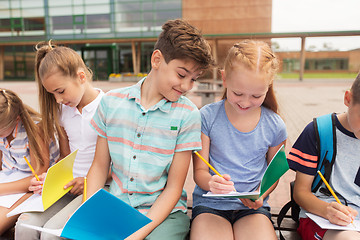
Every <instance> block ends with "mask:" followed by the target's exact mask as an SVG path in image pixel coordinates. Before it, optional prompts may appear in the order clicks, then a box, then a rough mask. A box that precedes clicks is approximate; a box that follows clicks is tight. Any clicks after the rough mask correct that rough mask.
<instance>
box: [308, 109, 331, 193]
mask: <svg viewBox="0 0 360 240" xmlns="http://www.w3.org/2000/svg"><path fill="white" fill-rule="evenodd" d="M313 122H314V127H315V135H316V141H317V148H318V149H319V151H318V152H319V155H318V167H317V170H319V171H320V172H321V173H322V174H323V175H324V177H325V179H326V180H327V181H329V179H330V175H331V170H332V166H333V164H334V162H335V157H336V131H335V113H332V114H327V115H323V116H320V117H317V118H314V119H313ZM321 184H322V181H321V178H320V176H319V175H318V174H316V175H315V178H314V181H313V184H312V187H311V191H312V192H316V191H317V190H318V189H319V187H320V186H321Z"/></svg>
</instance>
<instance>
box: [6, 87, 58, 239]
mask: <svg viewBox="0 0 360 240" xmlns="http://www.w3.org/2000/svg"><path fill="white" fill-rule="evenodd" d="M40 119H41V118H40V114H39V113H37V112H36V111H35V110H33V109H32V108H30V107H29V106H27V105H25V104H24V103H23V102H22V100H21V99H20V98H19V96H18V95H17V94H15V93H14V92H13V91H10V90H7V89H3V88H0V162H1V163H2V164H1V171H0V198H1V199H2V201H3V202H6V201H11V200H10V197H11V198H13V197H14V194H17V195H16V196H18V197H17V198H16V199H19V200H18V201H16V202H15V204H13V205H12V206H11V207H10V208H7V207H5V206H0V236H1V235H2V234H3V233H4V232H5V231H6V230H7V229H9V228H10V227H11V226H13V225H14V223H15V222H16V219H17V218H18V216H13V217H10V218H7V217H6V214H7V213H8V212H10V211H11V210H12V209H13V208H14V207H16V206H17V205H19V204H20V203H22V202H23V201H24V200H26V199H27V198H28V197H29V194H26V195H21V194H19V193H24V194H25V193H27V192H28V187H29V185H30V179H31V178H32V172H31V170H30V167H29V166H28V164H27V163H26V161H25V159H24V157H26V158H27V159H28V160H29V161H30V163H31V165H32V166H33V168H34V170H35V171H36V173H37V174H41V173H43V172H45V171H46V170H47V169H48V167H49V165H50V157H49V148H48V147H46V144H45V142H44V141H43V137H42V135H43V132H42V131H40V128H39V127H38V125H37V123H38V122H40ZM52 147H53V148H52V149H53V150H54V151H53V152H52V154H53V155H52V157H51V159H54V158H56V157H57V155H56V152H57V148H56V146H54V145H52ZM11 195H12V196H11Z"/></svg>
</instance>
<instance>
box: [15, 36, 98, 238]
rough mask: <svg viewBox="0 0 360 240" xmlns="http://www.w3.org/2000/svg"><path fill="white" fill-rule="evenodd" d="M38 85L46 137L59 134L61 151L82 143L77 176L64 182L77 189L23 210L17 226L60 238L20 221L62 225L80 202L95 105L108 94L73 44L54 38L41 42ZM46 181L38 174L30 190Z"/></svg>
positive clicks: (25, 234)
mask: <svg viewBox="0 0 360 240" xmlns="http://www.w3.org/2000/svg"><path fill="white" fill-rule="evenodd" d="M35 72H36V79H37V82H38V86H39V99H40V109H41V114H42V117H43V122H42V123H43V124H42V125H41V126H42V128H43V129H44V132H45V133H46V134H45V136H44V138H45V139H47V140H50V139H55V136H57V137H58V138H59V143H60V153H61V157H62V158H63V157H65V156H66V155H68V154H69V153H70V152H73V151H75V150H77V149H78V153H77V155H76V158H75V162H74V167H73V175H74V179H73V180H72V181H71V182H69V183H68V184H66V185H65V186H64V188H69V187H71V186H72V189H71V190H70V192H69V193H68V194H66V195H65V196H64V197H62V198H61V199H60V200H59V201H57V202H56V203H55V204H54V205H52V206H51V207H50V208H48V209H47V210H46V211H45V212H41V213H38V212H32V213H23V214H22V215H21V216H20V218H19V220H18V222H17V224H16V229H15V237H16V239H26V240H29V239H40V236H41V239H58V238H57V237H55V236H53V235H50V234H46V233H40V232H38V231H35V230H32V229H29V228H25V227H22V226H21V223H26V224H30V225H35V226H40V227H46V228H52V229H58V228H62V227H63V226H64V225H65V223H66V221H67V220H68V218H69V216H70V215H71V214H72V213H73V212H74V211H75V210H76V209H77V207H79V206H80V204H81V201H82V197H81V196H78V195H81V194H82V193H83V183H84V177H85V176H86V174H87V172H88V170H89V168H90V166H91V163H92V160H93V159H94V153H95V145H96V139H97V134H96V132H95V131H94V130H93V129H92V128H91V126H90V120H91V118H92V117H93V115H94V113H95V111H96V108H97V106H98V104H99V102H100V100H101V98H102V96H103V95H104V93H103V91H101V90H100V89H96V88H94V87H92V85H91V79H92V73H91V71H90V70H89V69H88V68H87V67H86V65H85V63H84V61H83V60H82V58H81V56H80V55H79V54H78V53H76V52H75V51H74V50H72V49H70V48H67V47H62V46H52V45H51V42H49V43H48V44H42V45H38V46H37V54H36V60H35ZM44 178H45V174H43V175H41V176H40V179H41V180H42V181H40V182H39V181H36V180H35V179H33V184H32V185H31V186H30V188H29V190H31V191H34V192H35V193H40V192H41V189H42V185H41V184H42V183H43V180H44Z"/></svg>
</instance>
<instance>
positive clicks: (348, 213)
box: [326, 202, 357, 226]
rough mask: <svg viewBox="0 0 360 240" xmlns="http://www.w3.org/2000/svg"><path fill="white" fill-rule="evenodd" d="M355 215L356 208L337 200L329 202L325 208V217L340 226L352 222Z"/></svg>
mask: <svg viewBox="0 0 360 240" xmlns="http://www.w3.org/2000/svg"><path fill="white" fill-rule="evenodd" d="M356 215H357V211H356V210H354V209H352V208H351V207H348V206H345V205H342V204H339V203H337V202H331V203H329V204H328V206H327V208H326V218H327V219H328V220H329V222H331V223H333V224H336V225H340V226H346V225H348V224H349V223H352V221H353V220H354V219H355V216H356Z"/></svg>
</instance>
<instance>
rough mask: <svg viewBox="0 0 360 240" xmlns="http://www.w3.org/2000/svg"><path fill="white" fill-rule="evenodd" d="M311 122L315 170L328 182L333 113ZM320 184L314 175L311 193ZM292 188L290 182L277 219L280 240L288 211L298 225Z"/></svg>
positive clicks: (333, 141)
mask: <svg viewBox="0 0 360 240" xmlns="http://www.w3.org/2000/svg"><path fill="white" fill-rule="evenodd" d="M313 122H314V128H315V136H316V141H317V149H319V151H318V159H319V164H318V166H317V170H319V171H320V172H321V173H322V174H323V175H324V177H325V179H326V180H327V181H328V182H329V179H330V175H331V171H332V166H333V165H334V162H335V157H336V131H335V113H331V114H327V115H323V116H320V117H317V118H314V119H313ZM321 184H322V180H321V178H320V176H319V174H316V175H315V178H314V181H313V183H312V186H311V191H312V192H314V193H315V192H316V191H317V190H318V189H319V187H320V186H321ZM293 187H294V182H291V183H290V194H291V198H290V201H289V202H288V203H286V204H285V205H284V206H283V207H282V208H281V210H280V212H279V215H278V218H277V225H278V229H279V235H280V239H281V240H284V239H285V238H284V237H283V235H282V234H281V231H280V225H281V222H282V220H283V219H284V217H285V215H286V213H287V212H288V210H289V209H290V215H291V218H292V219H293V220H294V221H295V222H296V223H297V224H299V213H300V207H299V205H298V204H297V203H296V202H295V201H294V198H293Z"/></svg>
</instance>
